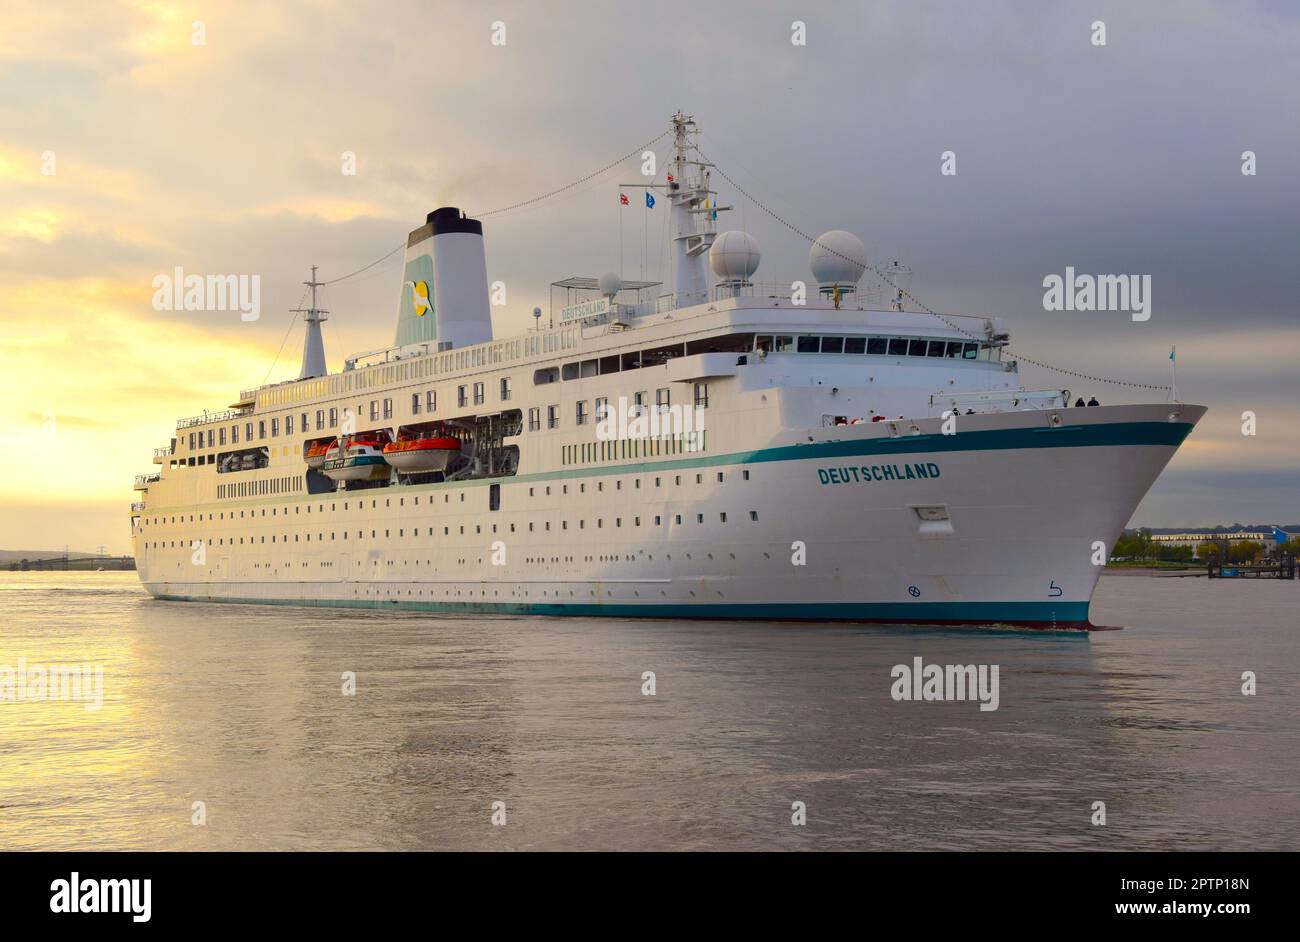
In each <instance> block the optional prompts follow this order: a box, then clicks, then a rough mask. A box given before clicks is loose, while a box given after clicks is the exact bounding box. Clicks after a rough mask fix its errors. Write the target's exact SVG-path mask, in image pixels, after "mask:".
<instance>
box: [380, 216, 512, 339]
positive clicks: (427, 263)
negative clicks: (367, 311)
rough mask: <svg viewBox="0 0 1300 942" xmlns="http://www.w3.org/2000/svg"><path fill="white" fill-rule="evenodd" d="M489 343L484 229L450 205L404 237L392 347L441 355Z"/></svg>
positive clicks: (490, 334)
mask: <svg viewBox="0 0 1300 942" xmlns="http://www.w3.org/2000/svg"><path fill="white" fill-rule="evenodd" d="M491 339H492V313H491V309H490V308H489V306H488V285H487V256H486V255H485V254H484V251H483V224H482V223H481V222H479V221H478V220H477V219H470V218H469V217H468V216H466V215H465V214H464V213H462V212H461V211H460V210H459V209H456V208H455V207H454V206H444V207H442V208H441V209H435V210H434V211H433V212H431V213H429V216H428V218H427V219H426V221H425V223H424V225H423V226H421V227H420V228H418V229H414V230H412V231H411V234H410V235H409V236H407V238H406V266H405V267H404V268H403V269H402V298H401V302H400V303H399V306H398V309H397V338H396V340H395V341H394V343H395V344H396V346H399V347H403V346H406V345H407V344H411V343H433V342H435V341H436V342H437V346H438V349H441V350H445V349H448V348H450V347H464V346H467V345H469V344H474V343H484V342H485V341H488V340H491Z"/></svg>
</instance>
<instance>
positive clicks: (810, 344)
mask: <svg viewBox="0 0 1300 942" xmlns="http://www.w3.org/2000/svg"><path fill="white" fill-rule="evenodd" d="M820 342H821V338H820V337H800V338H799V346H798V351H799V352H800V353H816V352H817V351H818V349H819V348H820Z"/></svg>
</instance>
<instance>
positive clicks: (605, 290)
mask: <svg viewBox="0 0 1300 942" xmlns="http://www.w3.org/2000/svg"><path fill="white" fill-rule="evenodd" d="M596 284H598V285H599V286H600V293H601V294H603V295H604V296H605V297H607V298H613V297H614V295H616V294H618V293H619V292H620V291H622V290H623V279H622V278H620V277H619V276H618V275H616V274H614V272H612V271H607V272H605V274H603V275H601V276H600V278H599V280H598V281H597V282H596Z"/></svg>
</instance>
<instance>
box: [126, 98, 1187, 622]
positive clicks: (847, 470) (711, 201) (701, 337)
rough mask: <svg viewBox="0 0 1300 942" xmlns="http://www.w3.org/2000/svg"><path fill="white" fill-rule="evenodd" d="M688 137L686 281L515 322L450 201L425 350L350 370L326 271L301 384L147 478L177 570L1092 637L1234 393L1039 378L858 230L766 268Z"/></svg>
mask: <svg viewBox="0 0 1300 942" xmlns="http://www.w3.org/2000/svg"><path fill="white" fill-rule="evenodd" d="M669 133H670V134H671V146H672V150H671V153H670V154H669V157H668V159H667V160H666V161H665V164H666V166H665V167H664V170H665V171H666V172H665V174H664V179H662V180H661V179H658V178H655V179H654V181H653V182H652V183H651V184H649V185H647V186H646V187H645V190H646V193H647V194H649V193H651V192H653V194H655V195H657V196H658V198H659V200H660V202H661V211H663V210H664V209H666V210H667V211H668V212H670V213H671V225H672V230H671V236H672V255H671V261H672V266H671V271H672V278H671V287H672V290H671V291H665V290H663V287H662V286H661V285H660V284H659V283H653V282H647V281H640V282H631V281H623V280H622V279H621V278H619V277H618V276H616V275H613V274H607V275H604V276H601V277H598V278H597V277H579V276H574V277H569V278H565V279H562V280H560V281H557V282H555V283H553V285H552V298H553V300H554V299H555V297H556V295H557V293H558V294H559V296H560V299H561V300H562V301H563V302H564V303H563V304H562V305H560V306H559V307H558V309H557V307H555V306H553V307H552V310H551V316H550V317H549V318H548V319H547V323H546V324H545V325H543V323H542V321H541V317H540V315H541V311H540V309H538V310H535V311H534V314H535V315H536V321H535V324H536V326H535V328H534V329H532V330H528V331H525V332H523V333H521V334H518V335H516V336H512V337H502V338H497V337H495V336H494V335H493V329H492V321H491V316H490V311H491V304H490V297H489V285H488V278H487V266H486V254H485V248H484V236H483V225H482V223H481V221H480V220H478V219H474V218H471V217H469V216H467V215H466V214H464V213H462V212H461V211H459V210H458V209H455V208H452V207H443V208H440V209H437V210H435V211H433V212H431V213H429V215H428V217H427V220H426V221H425V223H424V224H423V225H421V226H419V227H418V228H416V229H415V230H414V231H412V232H411V233H410V235H409V237H408V239H407V243H406V254H405V265H404V267H403V269H402V272H401V282H402V283H401V295H400V300H399V307H398V314H397V325H396V335H395V337H394V340H393V343H392V345H391V346H388V347H385V348H383V349H380V350H377V351H373V352H369V353H365V354H359V355H357V356H354V357H352V358H349V359H347V360H345V361H344V364H343V369H342V370H341V371H338V372H333V373H331V372H329V371H328V370H327V367H326V360H325V355H324V344H323V340H322V327H321V324H322V321H323V320H324V319H325V318H324V313H325V312H323V311H321V310H320V309H318V307H317V303H318V302H317V300H316V288H317V287H318V286H319V285H320V284H322V282H318V281H316V277H315V274H314V272H313V277H312V281H311V282H308V284H309V285H310V289H311V294H312V302H311V305H310V307H309V308H307V309H305V311H304V314H303V320H304V321H305V322H306V329H307V337H306V342H305V345H304V352H303V359H302V369H301V375H300V376H299V378H298V379H296V380H292V381H288V382H281V383H275V384H271V385H266V386H262V387H260V388H256V389H251V390H247V391H244V392H241V393H240V394H239V396H238V398H237V399H236V401H235V402H234V403H232V404H231V405H230V406H229V408H227V409H225V410H222V411H214V412H210V413H204V414H203V415H201V416H195V417H193V418H186V419H182V420H180V421H179V422H178V423H177V425H176V432H175V436H174V437H173V438H172V439H171V442H170V444H168V445H167V446H164V447H162V448H159V449H158V450H157V451H156V452H155V454H154V463H155V464H156V465H158V466H159V467H158V468H157V469H156V470H155V471H154V472H153V473H150V474H144V475H140V476H138V477H137V478H136V481H135V489H136V491H137V492H139V493H138V494H137V498H138V500H137V501H136V502H135V503H134V504H133V505H132V508H131V530H132V536H133V540H134V547H135V557H136V562H137V568H138V571H139V574H140V579H141V582H142V583H143V585H144V587H145V588H146V589H147V590H148V591H149V592H150V593H151V594H152V595H153V596H155V597H157V598H160V599H171V600H186V601H199V602H232V603H272V604H282V605H312V606H319V605H325V606H348V607H360V608H369V609H382V610H416V611H432V612H453V613H495V614H525V615H552V616H559V615H581V616H617V617H627V616H649V617H667V618H714V619H785V620H804V621H824V620H837V621H863V622H886V623H897V624H909V625H911V624H943V625H1017V626H1031V627H1037V628H1048V629H1052V628H1061V629H1086V628H1090V627H1092V625H1091V624H1090V622H1089V617H1088V610H1089V603H1090V600H1091V597H1092V594H1093V591H1094V589H1095V587H1096V585H1097V580H1098V577H1099V575H1100V573H1101V564H1102V563H1104V561H1105V559H1106V556H1107V555H1108V553H1109V548H1110V546H1111V544H1112V542H1113V541H1114V540H1115V539H1116V538H1117V537H1118V536H1119V535H1120V534H1121V532H1122V530H1123V528H1124V526H1125V524H1127V522H1128V520H1129V518H1130V516H1131V515H1132V513H1133V511H1134V509H1135V508H1136V507H1137V505H1138V502H1139V501H1140V500H1141V499H1142V497H1143V495H1145V494H1146V493H1147V491H1148V489H1149V488H1150V487H1151V485H1152V483H1153V482H1154V481H1155V479H1156V477H1157V476H1158V475H1159V474H1160V472H1161V470H1162V469H1163V468H1164V466H1165V465H1166V463H1167V462H1168V461H1169V460H1170V458H1171V457H1172V456H1173V454H1174V452H1175V451H1176V450H1177V448H1178V447H1179V445H1180V444H1181V443H1182V441H1183V440H1184V439H1185V438H1186V436H1187V435H1188V434H1189V433H1190V432H1191V430H1192V428H1193V426H1195V424H1196V423H1197V422H1198V421H1199V420H1200V418H1201V417H1202V416H1203V415H1204V413H1205V408H1204V407H1202V406H1195V405H1186V404H1182V403H1177V402H1173V403H1170V402H1160V403H1156V402H1152V403H1147V404H1137V405H1098V406H1094V407H1091V408H1079V407H1078V405H1072V404H1071V400H1072V398H1073V394H1072V393H1071V392H1070V391H1069V390H1066V389H1048V390H1031V389H1025V388H1023V387H1022V385H1021V383H1020V380H1019V373H1018V369H1017V362H1016V359H1015V358H1014V356H1012V355H1011V354H1010V352H1009V342H1010V338H1009V335H1008V333H1007V331H1006V329H1005V328H1004V325H1003V323H1002V321H1001V320H1000V319H999V318H995V317H970V316H937V315H936V314H935V313H934V312H928V311H918V310H914V309H912V308H913V307H914V306H913V305H911V304H909V303H907V300H906V299H907V297H910V293H909V292H905V291H904V290H902V289H901V288H900V287H899V282H898V281H897V279H895V278H894V277H893V276H892V275H891V273H890V271H889V270H888V269H887V268H886V269H885V270H883V271H882V270H881V269H880V268H878V267H877V266H875V265H874V264H871V263H870V262H869V260H868V259H867V256H866V252H865V250H864V248H863V245H862V243H861V241H860V240H859V239H858V238H857V237H855V236H854V235H852V234H850V233H848V232H844V231H839V230H836V231H832V232H828V233H825V234H823V235H821V236H819V237H818V238H817V239H815V240H813V242H812V246H811V251H810V258H809V265H810V273H809V275H810V276H811V277H809V275H805V276H804V277H803V278H801V279H798V280H795V281H793V282H788V283H782V284H781V285H776V286H774V285H770V284H763V283H761V282H759V281H757V280H755V275H756V272H757V270H758V265H759V260H760V252H759V248H758V245H757V243H756V241H755V240H754V239H753V237H752V236H750V235H749V234H747V233H745V232H742V231H738V230H730V231H721V232H720V231H718V225H717V221H716V220H717V218H718V215H719V213H720V212H725V211H726V210H727V209H728V208H729V207H726V206H720V205H719V204H718V192H717V191H716V190H714V189H713V188H712V186H713V184H712V182H711V179H712V176H713V173H714V171H715V169H716V167H715V165H713V164H711V163H710V162H709V161H708V160H707V159H706V158H705V156H704V155H703V154H702V153H701V152H700V150H699V148H698V144H697V140H698V138H697V133H698V132H697V129H696V126H695V123H694V121H693V120H692V119H691V118H689V117H687V116H685V115H682V114H680V113H679V114H677V115H675V116H674V117H673V119H672V125H671V128H670V132H669ZM718 172H719V173H721V171H718ZM640 188H641V185H640V184H638V189H637V196H638V198H639V197H640V196H641V193H640ZM646 202H647V203H649V199H647V200H646ZM665 204H666V205H665ZM868 270H870V271H872V272H873V273H876V274H879V275H881V276H882V278H881V281H882V285H883V288H881V289H875V288H863V287H862V286H861V284H860V283H861V280H862V277H863V275H864V273H865V272H867V271H868ZM1079 404H1082V403H1081V400H1080V401H1079Z"/></svg>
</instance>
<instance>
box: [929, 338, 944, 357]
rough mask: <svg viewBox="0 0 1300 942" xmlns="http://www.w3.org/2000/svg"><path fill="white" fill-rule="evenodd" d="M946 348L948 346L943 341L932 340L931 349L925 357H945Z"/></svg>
mask: <svg viewBox="0 0 1300 942" xmlns="http://www.w3.org/2000/svg"><path fill="white" fill-rule="evenodd" d="M945 346H947V344H945V343H944V341H942V340H931V341H930V348H929V349H928V350H927V351H926V353H925V355H926V356H929V357H941V356H943V350H944V347H945Z"/></svg>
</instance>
